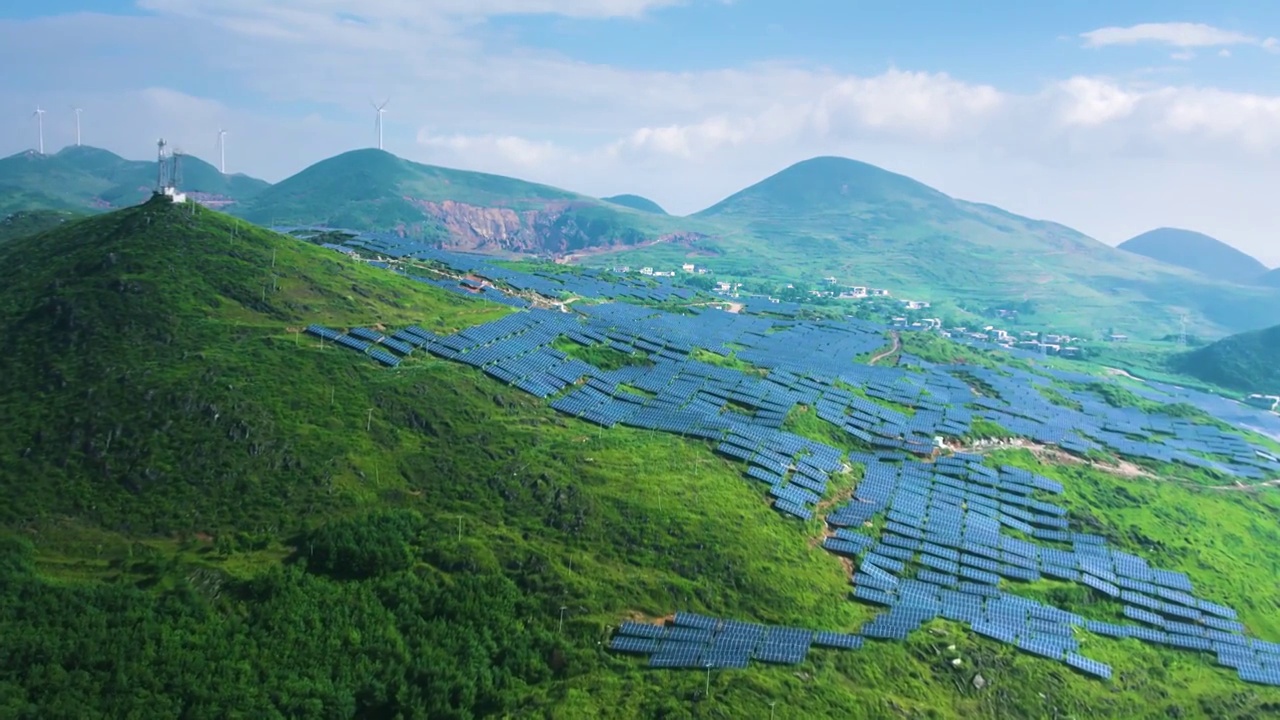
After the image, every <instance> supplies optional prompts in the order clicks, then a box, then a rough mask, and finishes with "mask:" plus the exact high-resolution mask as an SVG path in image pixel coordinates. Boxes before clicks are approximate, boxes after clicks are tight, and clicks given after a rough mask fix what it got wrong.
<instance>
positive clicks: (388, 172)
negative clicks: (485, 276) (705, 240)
mask: <svg viewBox="0 0 1280 720" xmlns="http://www.w3.org/2000/svg"><path fill="white" fill-rule="evenodd" d="M236 212H237V214H240V215H242V216H243V217H245V218H247V219H249V220H252V221H254V222H257V223H262V224H287V225H327V226H330V227H347V228H356V229H361V230H394V231H396V232H400V233H403V234H405V235H408V236H412V237H419V238H426V239H430V240H432V241H434V242H437V243H438V244H439V245H440V246H442V247H446V248H451V249H460V250H471V251H485V252H495V253H521V254H531V255H541V256H564V255H567V254H573V253H580V252H584V251H587V252H589V251H599V250H604V249H611V248H618V247H636V246H641V245H645V244H649V243H654V242H659V241H667V240H674V239H680V238H684V237H687V235H686V234H684V233H681V232H680V226H679V225H677V224H674V223H672V222H671V221H670V220H669V219H667V218H662V217H655V216H653V215H652V214H651V213H647V212H639V211H636V210H633V209H631V208H627V207H622V206H620V205H615V204H613V203H609V202H605V201H603V200H597V199H595V198H589V197H586V196H583V195H578V194H576V193H571V192H568V191H566V190H560V189H558V188H553V187H550V186H547V185H539V184H536V183H530V182H525V181H523V180H516V179H513V178H508V177H503V176H500V175H490V174H487V173H478V172H470V171H466V170H454V169H450V168H443V167H436V166H433V165H422V164H420V163H415V162H410V161H408V160H404V159H401V158H398V157H396V156H394V155H392V154H390V153H387V152H384V151H381V150H353V151H351V152H347V153H343V154H342V155H338V156H336V157H332V158H329V159H327V160H323V161H321V162H318V163H316V164H315V165H312V166H311V167H308V168H306V169H305V170H303V171H302V172H300V173H298V174H296V175H294V176H292V177H290V178H287V179H285V180H283V181H281V182H280V183H278V184H276V185H274V186H272V187H271V188H270V189H269V190H267V191H264V192H263V193H262V194H260V195H259V196H258V197H257V198H255V199H254V200H253V202H251V203H249V204H248V205H246V206H244V207H241V208H237V209H236Z"/></svg>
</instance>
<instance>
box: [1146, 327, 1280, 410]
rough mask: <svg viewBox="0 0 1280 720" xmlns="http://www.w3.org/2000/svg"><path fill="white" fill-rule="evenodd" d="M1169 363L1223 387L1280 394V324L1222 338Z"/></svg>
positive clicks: (1181, 370) (1173, 366) (1176, 368)
mask: <svg viewBox="0 0 1280 720" xmlns="http://www.w3.org/2000/svg"><path fill="white" fill-rule="evenodd" d="M1170 365H1171V366H1172V368H1173V369H1174V370H1175V371H1177V372H1181V373H1185V374H1187V375H1191V376H1192V377H1195V378H1198V379H1200V380H1203V381H1205V382H1209V383H1213V384H1215V385H1218V386H1220V387H1225V388H1231V389H1233V390H1239V391H1240V392H1243V393H1260V394H1263V395H1280V326H1276V327H1272V328H1267V329H1265V330H1255V331H1253V332H1246V333H1240V334H1239V335H1232V336H1231V337H1228V338H1223V339H1221V340H1219V341H1217V342H1215V343H1212V344H1209V345H1206V346H1204V347H1200V348H1196V349H1195V350H1191V351H1189V352H1186V353H1183V354H1181V355H1177V356H1175V357H1174V358H1172V359H1171V360H1170Z"/></svg>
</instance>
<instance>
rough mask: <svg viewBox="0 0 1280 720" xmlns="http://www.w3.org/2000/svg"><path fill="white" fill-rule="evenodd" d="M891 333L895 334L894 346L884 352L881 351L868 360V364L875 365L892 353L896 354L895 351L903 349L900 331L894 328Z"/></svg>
mask: <svg viewBox="0 0 1280 720" xmlns="http://www.w3.org/2000/svg"><path fill="white" fill-rule="evenodd" d="M889 334H890V335H892V336H893V347H890V348H889V349H888V350H885V351H884V352H882V353H880V354H879V355H876V356H875V357H873V358H871V359H870V360H869V361H867V364H868V365H875V364H876V363H878V362H880V361H881V360H883V359H885V358H887V357H889V356H890V355H892V354H894V353H896V352H898V351H899V350H901V349H902V338H900V337H899V336H898V331H897V330H894V331H892V332H890V333H889Z"/></svg>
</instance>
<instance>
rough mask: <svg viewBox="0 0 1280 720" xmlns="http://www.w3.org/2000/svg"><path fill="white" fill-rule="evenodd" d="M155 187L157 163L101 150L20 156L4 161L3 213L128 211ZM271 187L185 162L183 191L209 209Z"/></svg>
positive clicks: (0, 166) (0, 172) (0, 182)
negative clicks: (207, 204) (130, 158)
mask: <svg viewBox="0 0 1280 720" xmlns="http://www.w3.org/2000/svg"><path fill="white" fill-rule="evenodd" d="M155 184H156V163H155V161H142V160H126V159H124V158H122V157H120V156H119V155H116V154H115V153H112V152H110V151H108V150H102V149H100V148H94V147H89V146H79V147H77V146H70V147H66V148H63V149H62V150H60V151H58V152H57V153H55V154H52V155H40V154H38V153H35V152H25V153H19V154H17V155H11V156H9V157H7V158H3V159H0V213H8V212H15V211H18V210H34V209H54V210H78V211H81V212H86V211H94V210H107V209H111V208H119V207H125V206H128V205H133V204H135V203H138V202H142V201H143V200H145V199H146V198H147V197H149V196H150V194H151V191H152V189H154V188H155ZM267 185H268V184H267V183H266V182H265V181H262V180H258V179H256V178H251V177H248V176H246V175H241V174H234V175H223V174H222V173H220V172H218V169H217V168H215V167H214V166H212V165H210V164H209V163H207V162H205V161H203V160H201V159H199V158H197V157H194V156H191V155H187V156H184V157H183V159H182V183H181V187H182V189H183V190H185V191H187V192H188V193H189V194H190V195H192V196H193V197H195V198H196V199H198V200H200V201H202V202H208V203H209V204H211V205H215V206H228V205H231V204H232V203H235V202H243V201H245V200H247V199H249V198H251V197H253V196H254V195H256V194H257V193H258V192H261V191H262V190H263V189H264V188H266V187H267Z"/></svg>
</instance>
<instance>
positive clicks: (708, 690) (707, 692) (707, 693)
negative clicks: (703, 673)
mask: <svg viewBox="0 0 1280 720" xmlns="http://www.w3.org/2000/svg"><path fill="white" fill-rule="evenodd" d="M702 696H703V697H705V698H706V699H708V700H710V699H711V663H707V687H706V689H705V690H703V693H702Z"/></svg>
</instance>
